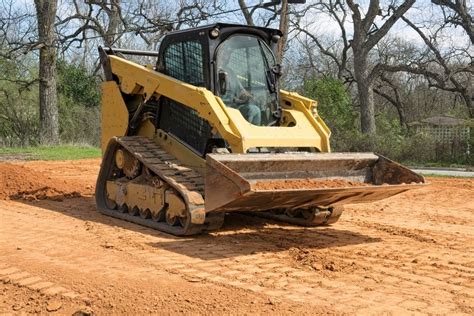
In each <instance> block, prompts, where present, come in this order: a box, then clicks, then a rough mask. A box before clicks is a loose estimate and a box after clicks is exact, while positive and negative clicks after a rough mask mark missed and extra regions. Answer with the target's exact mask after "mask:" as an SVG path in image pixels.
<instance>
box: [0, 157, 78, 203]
mask: <svg viewBox="0 0 474 316" xmlns="http://www.w3.org/2000/svg"><path fill="white" fill-rule="evenodd" d="M79 196H81V194H80V193H79V192H78V191H77V190H76V188H75V186H74V184H73V183H66V181H64V180H54V179H53V178H51V177H50V176H48V175H47V174H44V173H42V172H38V171H36V170H34V169H30V168H27V167H25V166H21V165H15V164H10V163H2V164H0V199H1V200H7V199H11V200H19V199H24V200H30V201H32V200H46V199H48V200H56V201H62V200H64V199H65V198H71V197H79Z"/></svg>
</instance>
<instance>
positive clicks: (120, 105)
mask: <svg viewBox="0 0 474 316" xmlns="http://www.w3.org/2000/svg"><path fill="white" fill-rule="evenodd" d="M101 127H102V133H101V141H100V147H101V149H102V154H103V153H104V152H105V149H106V148H107V144H108V143H109V140H110V139H111V138H112V137H113V136H124V135H125V134H126V132H127V127H128V111H127V106H126V105H125V103H124V101H123V97H122V94H121V93H120V88H119V86H118V85H117V83H116V82H115V81H104V82H102V108H101Z"/></svg>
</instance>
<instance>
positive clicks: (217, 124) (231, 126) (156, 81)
mask: <svg viewBox="0 0 474 316" xmlns="http://www.w3.org/2000/svg"><path fill="white" fill-rule="evenodd" d="M109 59H110V64H111V67H112V72H113V73H114V74H115V75H116V76H117V77H118V78H119V81H120V89H121V90H122V91H123V92H125V93H129V94H141V95H143V98H144V99H145V100H146V99H149V98H150V97H151V96H152V94H154V95H155V97H156V98H158V97H160V96H162V95H163V96H166V97H168V98H170V99H172V100H174V101H176V102H179V103H181V104H184V105H186V106H188V107H190V108H192V109H194V110H196V111H197V112H198V114H199V116H200V117H201V118H203V119H205V120H206V121H208V122H209V124H210V125H211V127H212V128H213V129H214V130H215V131H218V132H219V134H220V135H221V136H222V137H223V138H224V139H225V140H226V141H227V142H228V143H229V145H230V147H231V149H232V152H233V153H245V152H246V151H247V150H248V149H249V148H252V147H315V148H317V149H318V150H319V151H322V152H329V151H330V145H329V137H330V134H331V132H330V130H329V128H328V127H327V126H326V124H325V123H324V121H323V120H322V119H321V118H320V117H319V116H316V117H315V116H314V115H313V113H312V110H313V109H314V107H315V106H316V102H315V101H314V100H311V99H308V98H305V97H303V96H300V95H298V94H297V93H290V92H287V91H283V90H282V91H280V97H281V105H282V108H283V115H284V118H285V120H286V121H287V124H286V125H288V124H289V123H291V122H292V123H293V124H295V125H294V126H291V127H290V126H279V127H270V126H255V125H252V124H250V123H248V122H247V121H246V120H245V119H244V117H243V116H242V114H241V113H240V112H239V111H238V110H236V109H233V108H229V107H227V106H226V105H225V104H224V103H223V102H222V100H221V99H220V98H219V97H217V96H215V95H214V94H213V93H212V92H211V91H209V90H207V89H205V88H198V87H195V86H192V85H190V84H186V83H183V82H181V81H179V80H176V79H174V78H171V77H169V76H166V75H164V74H162V73H159V72H156V71H154V70H152V69H149V68H147V67H144V66H141V65H138V64H136V63H133V62H131V61H128V60H125V59H122V58H120V57H117V56H109ZM106 98H107V96H106V95H105V96H104V100H107V99H106ZM106 102H108V101H106ZM148 123H149V124H148ZM148 123H144V125H146V126H142V128H141V132H140V134H141V135H147V136H149V137H150V138H154V139H155V140H156V141H157V142H158V143H159V144H160V145H162V146H163V147H164V148H165V150H167V151H168V152H170V153H171V154H173V155H176V157H177V158H178V159H180V160H182V161H183V163H185V164H196V161H199V164H201V161H202V159H197V157H196V156H197V155H196V156H194V153H193V152H192V151H191V150H189V148H187V147H185V146H184V145H182V144H181V143H179V142H178V141H177V140H176V139H173V138H172V137H170V136H169V135H168V138H167V139H166V140H164V139H163V138H162V139H160V138H159V137H157V135H155V130H154V127H153V126H152V124H151V122H148ZM150 125H151V126H150ZM178 156H180V157H178ZM193 161H194V162H193Z"/></svg>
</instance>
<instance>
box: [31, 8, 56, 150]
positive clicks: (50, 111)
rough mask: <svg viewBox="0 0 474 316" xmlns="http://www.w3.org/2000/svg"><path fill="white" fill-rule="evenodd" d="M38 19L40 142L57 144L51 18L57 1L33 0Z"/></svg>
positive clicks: (54, 55) (54, 57)
mask: <svg viewBox="0 0 474 316" xmlns="http://www.w3.org/2000/svg"><path fill="white" fill-rule="evenodd" d="M35 6H36V15H37V20H38V37H39V42H40V44H42V46H41V48H40V65H39V98H40V135H39V136H40V143H41V144H43V145H57V144H58V143H59V118H58V116H59V114H58V99H57V91H56V47H55V46H54V45H55V43H54V41H55V34H54V19H55V17H56V9H57V0H52V1H48V0H35Z"/></svg>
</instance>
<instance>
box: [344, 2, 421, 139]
mask: <svg viewBox="0 0 474 316" xmlns="http://www.w3.org/2000/svg"><path fill="white" fill-rule="evenodd" d="M346 1H347V5H348V6H349V8H350V9H351V11H352V19H353V25H354V36H353V39H352V42H351V47H352V52H353V55H354V76H355V79H356V82H357V91H358V96H359V105H360V114H361V115H360V119H361V129H362V132H363V133H366V134H374V133H375V132H376V127H375V105H374V90H373V84H374V80H375V79H376V78H377V76H378V73H377V71H376V70H377V68H376V67H374V68H372V69H371V65H370V62H369V54H370V52H371V50H372V49H373V48H374V47H375V45H377V43H378V42H379V41H380V40H381V39H382V38H383V37H384V36H385V35H386V34H387V33H388V31H389V30H390V29H391V28H392V26H393V25H394V24H395V22H397V21H398V20H399V19H400V18H401V17H402V16H403V14H405V12H407V11H408V9H410V7H411V6H412V5H413V4H414V3H415V0H405V1H403V3H402V4H400V5H399V6H398V7H396V8H395V7H394V6H392V5H391V6H390V7H389V8H388V10H387V12H386V15H384V16H382V18H383V19H384V20H385V22H384V23H383V24H382V25H381V26H380V27H379V26H377V25H376V24H375V18H376V17H377V16H379V15H381V14H382V9H381V7H380V2H379V0H370V2H369V7H368V9H367V12H366V13H365V15H364V16H363V14H362V12H361V10H360V8H359V5H358V4H356V3H355V2H354V1H353V0H346Z"/></svg>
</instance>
